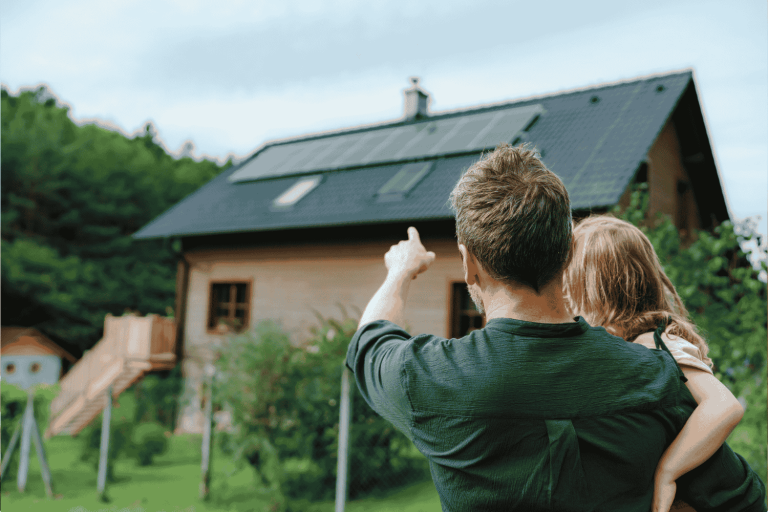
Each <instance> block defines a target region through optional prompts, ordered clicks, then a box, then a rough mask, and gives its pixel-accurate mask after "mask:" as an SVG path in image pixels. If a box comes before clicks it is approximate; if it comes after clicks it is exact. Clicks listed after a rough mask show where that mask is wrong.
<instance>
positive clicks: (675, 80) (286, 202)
mask: <svg viewBox="0 0 768 512" xmlns="http://www.w3.org/2000/svg"><path fill="white" fill-rule="evenodd" d="M404 94H405V112H404V117H403V118H402V119H399V120H396V121H393V122H388V123H381V124H377V125H369V126H365V127H357V128H351V129H348V130H340V131H335V132H328V133H322V134H315V135H307V136H302V137H296V138H293V139H288V140H281V141H276V142H268V143H266V144H264V145H263V146H261V147H260V148H258V149H257V150H256V151H255V152H254V154H253V155H252V156H251V157H249V158H248V159H247V160H245V161H244V162H242V163H241V164H239V165H238V166H236V167H234V168H231V169H228V170H227V171H225V172H223V173H222V174H221V175H219V176H217V177H216V178H214V179H213V180H211V181H210V182H209V183H208V184H206V185H205V186H203V187H202V188H200V189H199V190H198V191H196V192H195V193H193V194H191V195H190V196H189V197H187V198H186V199H184V200H183V201H181V202H180V203H178V204H177V205H175V206H174V207H173V208H171V209H170V210H168V211H167V212H165V213H164V214H163V215H161V216H160V217H158V218H157V219H155V220H154V221H153V222H151V223H150V224H148V225H147V226H145V227H144V228H143V229H141V230H140V231H139V232H138V233H136V234H135V235H134V236H135V237H136V238H138V239H146V238H159V237H171V238H174V239H177V240H179V241H180V243H181V255H182V258H181V262H180V263H179V267H178V281H177V292H178V293H177V305H176V306H177V307H176V311H177V318H178V322H179V328H178V331H177V335H178V339H177V347H179V348H180V350H182V352H181V353H179V356H180V360H182V364H183V374H184V375H185V376H186V382H187V391H188V393H189V396H190V397H192V402H191V404H190V405H189V406H187V407H186V409H185V410H184V411H183V412H182V417H181V418H180V420H181V421H180V422H179V425H180V429H181V430H185V431H200V429H201V425H202V414H201V412H200V407H199V389H200V383H201V381H202V368H203V364H204V363H205V362H206V361H208V360H210V359H211V357H212V351H213V349H214V348H215V347H217V346H218V345H219V344H220V343H222V342H223V340H224V339H225V337H224V336H223V334H224V333H226V332H229V331H230V330H233V329H234V330H237V329H243V328H247V327H248V326H251V325H253V324H254V323H255V322H258V321H259V320H262V319H278V320H280V321H282V323H283V325H284V326H285V327H286V329H287V330H288V331H289V332H291V333H292V334H293V335H294V337H295V338H298V339H300V338H301V337H302V336H305V333H306V332H307V330H308V328H309V327H310V326H312V325H314V324H315V323H316V317H315V315H314V313H313V310H315V311H318V312H319V313H321V314H322V315H327V316H336V317H338V316H339V309H338V305H342V306H344V307H346V308H347V309H348V310H362V309H363V308H364V307H365V305H366V303H367V301H368V300H369V299H370V297H371V296H372V295H373V293H374V292H375V290H376V289H377V288H378V286H379V285H380V284H381V282H382V281H383V279H384V276H385V268H384V264H383V255H384V253H385V252H386V251H387V250H388V249H389V247H390V245H392V244H393V243H396V242H397V241H399V240H401V239H403V238H405V237H406V236H407V235H406V229H407V227H408V226H409V225H413V226H416V227H417V228H418V229H419V232H420V233H421V238H422V241H423V242H424V245H425V246H426V247H427V249H428V250H431V251H434V252H435V253H436V255H437V259H436V261H435V262H434V264H433V266H432V268H431V269H430V270H429V272H427V273H425V274H424V275H423V276H420V277H419V280H418V283H417V284H416V286H414V287H412V289H411V294H410V297H409V308H408V317H407V322H408V324H409V328H410V331H411V332H412V333H413V334H417V333H421V332H431V333H435V334H438V335H442V336H447V337H458V336H462V335H463V334H464V333H466V332H467V331H468V330H470V329H472V328H477V327H481V326H482V325H483V319H482V317H481V316H480V315H479V314H478V312H477V311H476V310H475V309H474V307H473V305H472V302H471V301H470V299H469V296H468V294H467V292H466V287H465V285H464V282H463V275H462V270H461V260H460V256H459V252H458V250H457V247H456V240H455V229H454V220H453V216H452V213H451V210H450V209H449V207H448V204H447V200H448V195H449V193H450V191H451V190H452V188H453V186H454V185H455V183H456V181H457V180H458V178H459V176H460V175H461V174H462V173H463V171H464V170H465V169H467V167H469V166H470V165H471V164H472V163H473V162H475V161H476V160H478V159H479V158H480V156H481V154H482V153H483V151H487V150H489V149H492V148H493V147H495V146H496V145H497V144H498V143H501V142H510V143H513V144H518V143H520V142H530V143H532V144H534V145H535V146H536V147H537V148H538V150H539V152H540V154H541V156H542V158H543V160H544V162H545V164H546V165H547V166H548V167H549V168H550V169H551V170H553V171H554V172H555V173H557V174H558V175H559V176H560V177H561V178H562V180H563V182H564V183H565V185H566V187H567V189H568V191H569V194H570V197H571V202H572V206H573V209H574V214H575V215H576V216H580V215H586V214H588V213H590V212H605V211H607V210H608V209H610V208H611V207H613V206H614V205H616V204H628V198H629V191H630V188H631V186H632V185H633V184H634V183H639V182H647V184H648V187H649V190H650V193H649V196H650V198H649V201H650V206H649V210H650V214H651V215H653V214H655V213H657V212H661V213H665V214H668V215H670V216H671V217H672V218H673V219H674V221H675V223H676V224H677V225H678V227H679V228H680V229H681V230H683V231H687V232H690V230H692V229H695V228H701V229H711V228H712V227H714V226H715V225H717V224H718V223H720V222H722V221H724V220H726V219H728V218H729V211H728V206H727V203H726V199H725V196H724V194H723V190H722V185H721V181H720V178H719V175H718V169H717V166H716V163H715V159H714V155H713V152H712V149H711V146H710V141H709V138H708V134H707V128H706V124H705V121H704V117H703V114H702V109H701V106H700V103H699V97H698V94H697V90H696V85H695V80H694V76H693V72H692V71H690V70H686V71H682V72H675V73H668V74H661V75H655V76H649V77H642V78H638V79H634V80H628V81H622V82H616V83H611V84H606V85H601V86H598V87H590V88H584V89H578V90H573V91H568V92H562V93H556V94H549V95H544V96H538V97H532V98H526V99H522V100H517V101H510V102H504V103H499V104H494V105H487V106H482V107H478V108H472V109H466V110H457V111H451V112H430V111H429V108H428V105H429V95H428V94H427V93H425V92H424V91H423V90H422V89H421V88H420V87H419V85H418V83H417V81H414V83H413V85H412V87H410V88H409V89H407V90H405V92H404Z"/></svg>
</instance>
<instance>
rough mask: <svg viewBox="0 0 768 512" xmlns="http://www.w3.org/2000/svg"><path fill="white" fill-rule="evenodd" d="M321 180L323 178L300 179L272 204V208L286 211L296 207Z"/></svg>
mask: <svg viewBox="0 0 768 512" xmlns="http://www.w3.org/2000/svg"><path fill="white" fill-rule="evenodd" d="M320 178H321V176H311V177H309V178H302V179H300V180H299V181H297V182H296V183H294V184H293V185H292V186H291V187H290V188H289V189H288V190H286V191H285V192H283V193H282V194H280V196H278V198H277V199H275V200H274V201H273V202H272V208H275V209H284V208H290V207H291V206H293V205H295V204H296V203H298V202H299V200H300V199H301V198H302V197H304V196H306V195H307V194H309V193H310V192H311V191H312V190H313V189H314V188H315V187H317V186H318V185H319V184H320Z"/></svg>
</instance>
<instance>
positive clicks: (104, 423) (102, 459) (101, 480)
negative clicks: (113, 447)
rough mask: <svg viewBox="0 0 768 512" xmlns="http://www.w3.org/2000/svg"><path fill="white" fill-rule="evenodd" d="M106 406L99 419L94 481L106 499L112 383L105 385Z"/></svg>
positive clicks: (100, 496)
mask: <svg viewBox="0 0 768 512" xmlns="http://www.w3.org/2000/svg"><path fill="white" fill-rule="evenodd" d="M106 393H107V406H106V407H104V416H103V417H102V420H101V447H100V450H99V476H98V479H97V481H96V491H97V492H98V493H99V498H100V499H101V500H102V501H106V497H107V496H106V487H107V463H108V459H109V423H110V420H111V419H112V385H109V386H107V391H106Z"/></svg>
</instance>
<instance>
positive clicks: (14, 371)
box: [0, 326, 77, 389]
mask: <svg viewBox="0 0 768 512" xmlns="http://www.w3.org/2000/svg"><path fill="white" fill-rule="evenodd" d="M76 361H77V359H76V358H75V356H73V355H72V354H70V353H69V352H67V351H66V350H64V349H63V348H61V347H60V346H59V345H57V344H56V343H54V342H53V341H52V340H51V339H50V338H48V337H47V336H45V335H44V334H43V333H41V332H40V331H38V330H37V329H34V328H31V327H10V326H9V327H2V329H0V378H2V380H4V381H5V382H8V383H10V384H15V385H17V386H19V387H21V388H23V389H27V388H29V387H30V386H32V385H33V384H56V383H57V382H58V381H59V379H60V378H61V377H63V376H64V373H65V371H66V369H67V368H68V367H69V366H71V365H72V364H74V363H75V362H76Z"/></svg>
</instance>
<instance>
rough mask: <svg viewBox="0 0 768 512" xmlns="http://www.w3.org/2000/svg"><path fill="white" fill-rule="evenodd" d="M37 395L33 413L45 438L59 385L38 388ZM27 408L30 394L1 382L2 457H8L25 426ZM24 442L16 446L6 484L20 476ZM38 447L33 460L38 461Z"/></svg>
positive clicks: (31, 454) (0, 428)
mask: <svg viewBox="0 0 768 512" xmlns="http://www.w3.org/2000/svg"><path fill="white" fill-rule="evenodd" d="M32 391H34V398H33V402H32V403H33V410H34V413H35V419H36V420H37V427H38V428H39V429H40V435H41V436H42V435H43V434H44V432H45V430H46V428H48V421H49V419H50V414H51V402H52V401H53V399H54V398H56V396H57V395H58V394H59V391H60V388H59V386H58V384H57V385H55V386H47V385H42V384H40V385H37V386H34V388H33V389H32ZM26 406H27V391H26V390H24V389H21V388H20V387H18V386H14V385H13V384H8V383H7V382H3V381H0V453H2V454H3V457H5V453H6V450H7V449H8V447H9V443H10V441H11V437H12V436H13V431H14V429H16V427H17V426H18V425H20V424H21V420H22V418H23V416H24V409H25V408H26ZM20 442H21V438H19V441H18V442H17V444H16V449H15V450H14V452H13V455H12V456H11V460H10V463H9V465H8V469H7V471H8V473H7V474H6V475H3V481H5V482H6V483H7V482H12V481H13V479H14V478H15V477H16V473H17V471H18V468H19V443H20ZM34 451H35V447H34V444H33V445H32V447H31V451H30V457H37V455H36V454H35V453H34Z"/></svg>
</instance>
